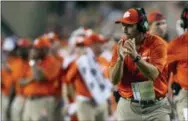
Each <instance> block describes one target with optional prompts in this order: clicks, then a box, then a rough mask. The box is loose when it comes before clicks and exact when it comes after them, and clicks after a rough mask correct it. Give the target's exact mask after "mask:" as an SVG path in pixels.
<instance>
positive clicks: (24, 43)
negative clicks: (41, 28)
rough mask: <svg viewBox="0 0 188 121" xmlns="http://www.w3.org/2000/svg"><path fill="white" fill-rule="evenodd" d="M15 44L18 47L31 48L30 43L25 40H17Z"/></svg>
mask: <svg viewBox="0 0 188 121" xmlns="http://www.w3.org/2000/svg"><path fill="white" fill-rule="evenodd" d="M16 44H17V46H19V47H30V46H32V43H31V41H29V40H27V39H19V40H18V41H17V43H16Z"/></svg>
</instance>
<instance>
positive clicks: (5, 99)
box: [1, 39, 17, 121]
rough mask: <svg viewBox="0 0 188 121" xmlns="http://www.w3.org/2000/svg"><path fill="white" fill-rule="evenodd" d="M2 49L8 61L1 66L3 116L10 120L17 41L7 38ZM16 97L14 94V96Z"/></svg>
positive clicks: (3, 118)
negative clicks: (13, 66)
mask: <svg viewBox="0 0 188 121" xmlns="http://www.w3.org/2000/svg"><path fill="white" fill-rule="evenodd" d="M2 50H3V52H4V53H6V54H7V55H6V61H5V63H3V64H2V68H1V91H2V97H1V101H2V111H1V116H2V120H4V121H8V120H10V107H11V105H10V104H11V102H12V100H11V101H9V100H10V97H11V96H10V95H11V92H12V91H11V88H12V87H13V83H14V78H13V76H12V65H13V64H14V63H16V59H17V55H16V51H17V47H16V42H14V41H13V40H9V39H5V41H4V43H3V46H2ZM13 97H14V96H13Z"/></svg>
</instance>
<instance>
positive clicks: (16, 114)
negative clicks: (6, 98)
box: [11, 95, 25, 121]
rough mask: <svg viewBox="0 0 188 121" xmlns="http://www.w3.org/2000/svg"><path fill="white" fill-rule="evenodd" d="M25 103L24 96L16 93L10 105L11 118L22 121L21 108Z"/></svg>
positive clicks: (13, 120)
mask: <svg viewBox="0 0 188 121" xmlns="http://www.w3.org/2000/svg"><path fill="white" fill-rule="evenodd" d="M24 104H25V98H24V97H23V96H21V95H17V96H16V97H15V99H14V101H13V102H12V107H11V120H12V121H22V116H23V109H24Z"/></svg>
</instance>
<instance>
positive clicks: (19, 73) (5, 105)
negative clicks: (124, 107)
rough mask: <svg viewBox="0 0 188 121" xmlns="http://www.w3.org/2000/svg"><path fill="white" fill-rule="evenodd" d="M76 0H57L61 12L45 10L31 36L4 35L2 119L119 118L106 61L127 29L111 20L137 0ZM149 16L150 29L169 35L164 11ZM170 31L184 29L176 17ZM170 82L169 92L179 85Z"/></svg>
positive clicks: (99, 120)
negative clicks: (39, 29)
mask: <svg viewBox="0 0 188 121" xmlns="http://www.w3.org/2000/svg"><path fill="white" fill-rule="evenodd" d="M75 4H76V2H67V4H65V5H64V4H62V3H61V4H59V13H58V14H59V15H58V14H51V15H49V18H48V24H47V27H46V30H45V32H43V33H42V34H40V35H39V36H37V37H36V38H34V39H31V38H32V37H20V36H17V35H11V36H6V35H3V36H2V38H1V48H2V49H1V55H2V56H1V92H2V93H1V95H2V97H1V102H2V105H1V108H2V110H1V114H2V120H3V121H79V120H80V121H81V120H82V119H83V120H84V119H90V120H97V121H104V120H111V121H114V120H117V115H116V107H117V102H118V99H117V98H118V96H117V95H118V93H117V91H118V89H117V87H116V86H113V84H112V82H111V79H110V75H109V64H110V62H111V59H112V55H113V49H114V48H115V47H116V46H117V45H118V41H119V40H120V39H121V38H123V39H124V38H126V35H124V34H123V31H122V29H121V26H119V25H115V23H114V21H115V20H116V19H117V18H120V17H122V16H123V12H124V11H122V10H125V9H126V8H128V7H129V6H131V5H132V6H138V5H139V3H135V2H134V4H133V3H132V2H127V5H125V4H122V5H121V4H119V3H118V2H109V3H108V2H101V3H100V4H98V3H97V2H96V3H95V2H88V3H85V4H78V3H77V4H76V5H75ZM62 6H63V7H62ZM85 8H87V9H85ZM182 10H183V9H182ZM62 11H63V12H62ZM62 13H64V14H62ZM57 15H58V17H60V18H58V17H57ZM77 16H79V17H77ZM56 18H58V19H56ZM147 19H148V23H149V30H148V33H151V34H154V35H157V36H160V37H161V38H163V39H164V40H165V41H166V42H170V41H171V39H170V37H169V33H168V22H167V20H168V19H167V15H165V13H163V12H161V11H159V10H155V11H149V12H147ZM70 20H75V21H71V23H70ZM60 21H63V22H60ZM174 31H177V33H176V34H177V36H181V35H183V34H184V30H183V28H182V27H181V22H180V21H179V20H178V21H177V26H176V28H174ZM88 71H89V72H88ZM169 88H170V89H169V90H170V91H171V92H170V91H169V94H167V95H170V96H172V95H178V92H179V90H180V89H181V86H180V85H179V84H174V83H173V86H172V88H171V85H170V86H169ZM170 96H169V97H170ZM170 101H171V102H172V103H173V101H174V100H173V99H171V98H170ZM172 112H173V113H172V114H170V115H171V120H178V113H177V111H176V109H175V108H173V111H172Z"/></svg>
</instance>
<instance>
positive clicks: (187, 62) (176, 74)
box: [168, 32, 188, 89]
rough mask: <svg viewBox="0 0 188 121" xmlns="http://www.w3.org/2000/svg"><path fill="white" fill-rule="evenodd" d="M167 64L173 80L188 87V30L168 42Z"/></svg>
mask: <svg viewBox="0 0 188 121" xmlns="http://www.w3.org/2000/svg"><path fill="white" fill-rule="evenodd" d="M168 64H169V71H170V72H173V79H174V81H175V82H177V83H179V84H180V85H181V87H182V88H185V89H188V32H186V33H185V34H183V35H182V36H180V37H177V38H176V39H175V40H172V41H171V42H170V43H169V45H168Z"/></svg>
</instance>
